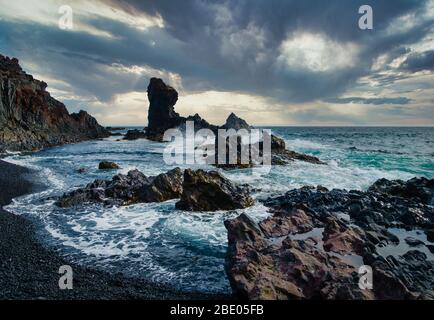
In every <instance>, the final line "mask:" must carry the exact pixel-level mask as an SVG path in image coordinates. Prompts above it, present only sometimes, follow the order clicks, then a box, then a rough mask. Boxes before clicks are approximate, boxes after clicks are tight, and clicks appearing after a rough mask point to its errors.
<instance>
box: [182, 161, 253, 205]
mask: <svg viewBox="0 0 434 320" xmlns="http://www.w3.org/2000/svg"><path fill="white" fill-rule="evenodd" d="M182 188H183V191H182V194H181V199H180V201H179V202H177V203H176V208H178V209H181V210H187V211H217V210H235V209H242V208H246V207H249V206H251V205H253V203H254V201H253V199H252V198H251V197H250V195H249V192H248V190H247V189H246V188H242V187H239V186H236V185H234V184H233V183H232V182H231V181H230V180H228V179H227V178H225V177H224V176H222V175H221V174H220V173H219V172H217V171H210V172H206V171H203V170H196V171H194V170H191V169H187V170H185V171H184V182H183V185H182Z"/></svg>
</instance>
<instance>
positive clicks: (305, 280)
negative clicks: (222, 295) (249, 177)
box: [225, 179, 434, 299]
mask: <svg viewBox="0 0 434 320" xmlns="http://www.w3.org/2000/svg"><path fill="white" fill-rule="evenodd" d="M414 181H415V179H412V180H410V181H407V182H403V184H404V185H406V184H412V183H414ZM419 181H420V179H419ZM391 183H392V182H391V181H382V183H381V184H382V185H391ZM375 185H376V186H377V187H378V184H375ZM418 185H419V184H418ZM374 189H375V188H370V190H374ZM421 200H422V199H420V198H419V197H408V194H406V193H403V194H401V195H400V196H396V195H389V194H386V193H378V192H377V191H376V190H375V191H366V192H362V191H346V190H331V191H327V190H326V189H324V188H323V187H317V188H314V187H303V188H301V189H296V190H291V191H289V192H287V193H286V194H285V195H282V196H278V197H272V198H269V199H267V200H265V201H264V204H265V205H266V206H267V207H268V208H269V211H270V212H271V215H270V216H269V217H268V218H266V219H265V220H263V221H261V222H260V223H256V222H254V221H253V220H251V219H250V218H249V217H248V216H245V215H241V216H240V217H238V218H236V219H232V220H229V221H225V226H226V228H227V230H228V251H227V257H226V272H227V274H228V278H229V280H230V283H231V286H232V288H233V291H234V293H235V294H236V295H237V296H239V297H241V298H247V299H313V298H319V299H434V291H433V288H432V284H433V283H434V261H433V260H432V257H431V258H428V257H427V255H426V254H425V253H424V252H421V251H418V250H416V249H417V248H418V247H415V248H414V249H413V250H410V251H408V252H406V253H405V254H403V255H401V256H399V257H397V258H395V257H394V256H392V255H390V254H391V253H392V252H393V250H394V249H393V247H394V246H396V245H398V244H399V243H400V240H399V238H397V237H396V236H395V235H394V234H392V233H391V231H390V228H401V229H403V230H404V229H412V230H419V231H420V232H423V231H424V232H425V233H426V234H427V235H430V234H431V233H432V230H433V225H434V210H433V207H432V206H430V205H427V204H424V203H423V201H421ZM404 241H406V242H407V243H408V244H410V245H413V246H420V248H423V247H422V246H423V245H425V246H426V247H427V248H428V249H430V247H429V246H431V244H428V243H425V242H424V241H420V240H418V239H412V238H408V237H406V239H405V240H404ZM428 241H429V239H428ZM386 246H391V249H390V251H387V250H386V251H384V252H383V250H385V248H387V247H386ZM380 249H381V250H380ZM389 252H390V253H389ZM362 264H364V265H369V266H371V267H372V269H373V290H361V289H360V288H359V286H358V285H357V283H358V281H359V276H358V268H359V267H360V265H362Z"/></svg>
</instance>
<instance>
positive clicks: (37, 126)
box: [0, 55, 109, 151]
mask: <svg viewBox="0 0 434 320" xmlns="http://www.w3.org/2000/svg"><path fill="white" fill-rule="evenodd" d="M46 88H47V84H46V83H45V82H43V81H39V80H36V79H34V78H33V77H32V76H31V75H29V74H27V73H25V72H24V71H23V70H22V69H21V67H20V65H19V62H18V59H16V58H8V57H5V56H3V55H0V151H1V150H2V149H3V150H11V151H21V150H25V151H31V150H37V149H41V148H44V147H51V146H55V145H61V144H65V143H73V142H79V141H83V140H90V139H98V138H104V137H108V136H109V132H108V131H107V130H106V129H105V128H104V127H102V126H100V125H99V124H98V122H97V121H96V120H95V118H93V117H92V116H90V115H89V114H88V113H87V112H86V111H80V112H78V113H72V114H69V113H68V110H67V109H66V107H65V105H64V104H63V103H61V102H59V101H57V100H56V99H54V98H53V97H51V96H50V94H49V93H48V92H47V91H46Z"/></svg>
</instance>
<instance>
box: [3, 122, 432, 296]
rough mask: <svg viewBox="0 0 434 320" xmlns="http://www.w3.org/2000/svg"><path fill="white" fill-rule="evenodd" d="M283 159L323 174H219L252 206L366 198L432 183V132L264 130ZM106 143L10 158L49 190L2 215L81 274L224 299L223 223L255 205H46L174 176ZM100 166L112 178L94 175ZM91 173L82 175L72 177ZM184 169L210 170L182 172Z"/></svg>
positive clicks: (138, 149) (155, 161)
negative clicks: (380, 188) (120, 179)
mask: <svg viewBox="0 0 434 320" xmlns="http://www.w3.org/2000/svg"><path fill="white" fill-rule="evenodd" d="M271 130H272V132H273V133H274V134H276V135H278V136H281V137H283V138H284V139H285V140H286V142H287V146H288V148H289V149H292V150H296V151H299V152H304V153H309V154H313V155H316V156H318V157H320V158H321V159H322V160H324V161H326V162H327V163H328V165H326V166H323V165H312V164H308V163H303V162H294V163H293V164H291V165H288V166H276V167H273V168H272V170H271V172H269V173H261V172H257V171H252V170H248V169H247V170H236V171H231V172H223V173H224V174H225V175H226V176H227V177H229V178H230V179H232V180H233V181H235V182H237V183H248V184H250V185H251V186H253V187H255V188H256V189H257V191H255V193H254V197H256V198H264V197H267V196H270V195H276V194H282V193H284V192H285V191H287V190H290V189H293V188H298V187H301V186H303V185H318V184H321V185H323V186H325V187H327V188H344V189H362V190H363V189H366V188H367V187H368V186H369V185H370V184H372V183H373V182H374V181H376V180H377V179H380V178H388V179H397V178H399V179H410V178H412V177H414V176H425V177H428V178H434V128H301V127H300V128H299V127H291V128H282V127H279V128H271ZM117 139H118V137H110V138H107V139H103V140H98V141H88V142H83V143H79V144H74V145H65V146H61V147H56V148H51V149H47V150H43V151H40V152H37V153H34V154H31V155H11V156H10V157H8V158H7V159H6V160H7V161H10V162H14V163H18V164H21V165H25V166H29V167H32V168H35V169H37V170H38V171H39V175H40V177H41V179H43V181H45V182H46V183H47V184H48V187H49V188H48V190H45V191H44V192H41V193H37V194H33V195H29V196H25V197H21V198H18V199H15V201H14V203H13V204H11V205H10V206H8V209H9V210H10V211H12V212H14V213H16V214H23V215H26V216H27V217H29V218H30V219H32V220H34V221H35V222H36V225H37V226H38V235H39V237H40V238H41V240H42V241H43V242H44V243H45V244H46V245H47V246H49V247H51V248H52V249H54V250H56V251H58V252H59V253H60V254H61V255H65V256H67V257H68V258H69V259H72V260H74V261H77V262H79V263H82V264H84V265H88V266H92V267H97V268H101V269H104V270H108V271H113V272H123V273H125V274H127V275H131V276H139V277H143V278H146V279H150V280H153V281H157V282H164V283H168V284H171V285H173V286H175V287H178V288H180V289H183V290H201V291H208V292H229V290H230V288H229V283H228V281H227V279H226V276H225V273H224V266H223V264H224V256H225V252H226V230H225V228H224V226H223V221H224V220H226V219H228V218H232V217H236V216H237V215H239V214H240V213H241V212H243V211H244V212H246V213H248V214H249V215H251V216H252V217H253V218H254V219H257V220H261V219H263V218H264V217H266V216H267V215H268V213H267V212H266V208H264V207H263V206H262V205H261V204H260V203H258V202H257V204H256V205H255V206H254V207H252V208H249V209H245V210H238V211H236V212H217V213H190V212H183V211H178V210H175V202H176V201H168V202H165V203H155V204H137V205H132V206H127V207H122V208H117V207H114V208H104V207H102V206H100V205H96V204H95V205H85V206H82V207H78V208H73V209H60V208H57V207H55V206H54V205H53V203H54V199H53V197H55V196H58V195H61V194H62V193H63V192H65V191H68V190H71V189H74V188H77V187H79V186H83V185H85V184H87V183H89V182H90V181H93V180H94V179H109V178H111V177H112V175H114V174H116V173H119V172H121V173H126V172H128V171H129V170H131V169H134V168H138V169H139V170H141V171H143V172H144V173H145V174H147V175H156V174H159V173H161V172H166V171H167V170H169V169H171V168H173V166H169V165H166V164H165V163H164V161H163V151H164V148H165V145H164V144H160V143H155V142H151V141H148V140H136V141H116V140H117ZM102 160H110V161H115V162H116V163H118V164H120V166H121V167H122V168H121V169H120V170H118V171H111V172H104V171H99V170H97V167H98V163H99V162H100V161H102ZM81 167H86V168H88V171H87V172H86V173H84V174H80V173H77V169H78V168H81ZM181 167H184V168H187V167H193V168H199V167H204V168H205V169H214V168H211V167H209V166H200V165H196V166H191V165H184V166H181Z"/></svg>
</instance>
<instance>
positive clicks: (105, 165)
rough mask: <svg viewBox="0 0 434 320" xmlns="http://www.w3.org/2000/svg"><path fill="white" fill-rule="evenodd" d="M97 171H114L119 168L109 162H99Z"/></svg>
mask: <svg viewBox="0 0 434 320" xmlns="http://www.w3.org/2000/svg"><path fill="white" fill-rule="evenodd" d="M98 169H100V170H115V169H120V167H119V165H118V164H117V163H114V162H111V161H101V162H100V163H99V164H98Z"/></svg>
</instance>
